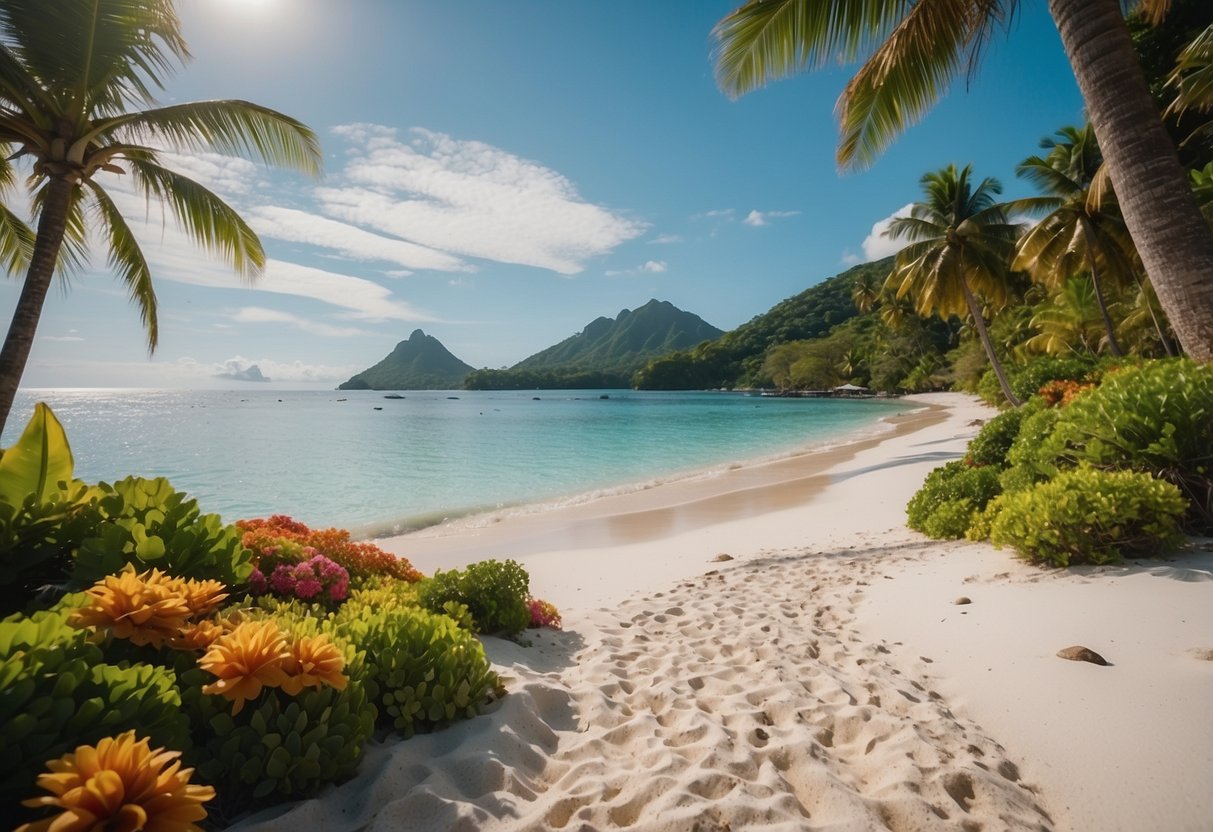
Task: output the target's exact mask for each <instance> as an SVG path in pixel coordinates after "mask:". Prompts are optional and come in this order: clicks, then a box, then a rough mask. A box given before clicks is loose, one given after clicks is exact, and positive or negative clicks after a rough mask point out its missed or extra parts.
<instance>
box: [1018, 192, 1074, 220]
mask: <svg viewBox="0 0 1213 832" xmlns="http://www.w3.org/2000/svg"><path fill="white" fill-rule="evenodd" d="M1064 204H1065V200H1063V199H1061V198H1060V197H1055V196H1027V197H1024V198H1022V199H1011V200H1008V201H1007V202H1005V203H1003V207H1004V209H1005V210H1006V212H1007V214H1008V215H1009V216H1013V215H1015V214H1025V215H1027V216H1029V217H1038V216H1041V215H1043V214H1049V213H1052V212H1053V211H1056V210H1057V209H1058V208H1060V207H1061V206H1062V205H1064Z"/></svg>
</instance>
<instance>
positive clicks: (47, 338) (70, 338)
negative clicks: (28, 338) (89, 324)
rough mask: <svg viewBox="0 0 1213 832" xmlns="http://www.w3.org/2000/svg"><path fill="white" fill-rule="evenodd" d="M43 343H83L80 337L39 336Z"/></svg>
mask: <svg viewBox="0 0 1213 832" xmlns="http://www.w3.org/2000/svg"><path fill="white" fill-rule="evenodd" d="M38 338H39V340H42V341H83V340H84V339H83V338H81V337H80V336H79V335H39V336H38Z"/></svg>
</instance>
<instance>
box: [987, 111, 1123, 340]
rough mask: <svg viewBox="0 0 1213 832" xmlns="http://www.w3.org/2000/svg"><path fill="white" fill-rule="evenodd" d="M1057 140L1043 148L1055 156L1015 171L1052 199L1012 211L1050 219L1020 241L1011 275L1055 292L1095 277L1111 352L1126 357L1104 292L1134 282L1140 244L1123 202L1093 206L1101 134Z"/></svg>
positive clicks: (1061, 135)
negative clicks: (1074, 280)
mask: <svg viewBox="0 0 1213 832" xmlns="http://www.w3.org/2000/svg"><path fill="white" fill-rule="evenodd" d="M1056 135H1057V138H1056V139H1054V138H1046V139H1044V140H1043V141H1042V142H1041V143H1040V145H1041V147H1042V148H1045V149H1047V150H1048V151H1049V152H1048V154H1046V155H1045V156H1044V157H1041V156H1029V157H1028V158H1027V159H1025V160H1024V161H1022V162H1020V163H1019V166H1018V167H1017V168H1016V169H1015V172H1016V173H1017V174H1019V175H1020V176H1022V177H1023V178H1024V179H1027V180H1029V181H1031V182H1032V183H1033V184H1034V185H1036V187H1037V188H1038V189H1039V190H1041V191H1043V192H1044V194H1045V196H1041V197H1033V198H1030V199H1021V200H1016V201H1015V202H1013V203H1010V208H1011V210H1013V211H1023V212H1026V213H1041V212H1045V211H1047V212H1049V213H1048V214H1047V215H1046V216H1045V217H1043V218H1042V219H1041V220H1040V222H1038V223H1037V224H1036V225H1035V226H1033V227H1032V228H1031V229H1030V230H1029V231H1028V233H1026V234H1025V235H1024V236H1023V237H1021V238H1020V240H1019V244H1018V245H1017V246H1016V248H1015V259H1014V260H1013V261H1012V263H1011V268H1012V269H1014V270H1015V271H1026V272H1028V274H1029V275H1031V277H1032V279H1033V280H1035V281H1037V282H1039V283H1042V284H1044V285H1046V286H1048V287H1049V288H1051V289H1057V288H1059V287H1061V286H1063V285H1064V284H1065V282H1066V281H1067V280H1068V279H1069V278H1070V277H1072V276H1073V275H1075V274H1077V273H1079V272H1084V271H1085V272H1087V273H1088V274H1090V276H1091V285H1092V288H1093V289H1094V300H1095V303H1096V304H1097V306H1098V307H1099V313H1100V317H1101V318H1102V320H1103V326H1104V332H1105V334H1106V337H1107V342H1108V349H1109V350H1110V351H1111V353H1112V354H1113V355H1123V354H1124V352H1123V350H1121V347H1120V344H1119V343H1117V341H1116V327H1115V325H1114V324H1113V323H1112V316H1111V315H1110V314H1109V313H1108V303H1107V299H1106V297H1105V291H1104V290H1105V283H1106V282H1110V283H1112V284H1113V285H1116V286H1120V285H1124V284H1125V283H1127V282H1129V281H1130V280H1131V279H1132V277H1133V265H1132V263H1133V256H1132V255H1131V254H1129V253H1128V252H1132V249H1133V241H1132V239H1131V238H1130V237H1129V231H1128V229H1127V228H1125V224H1124V219H1123V218H1122V217H1121V216H1120V211H1119V209H1118V208H1117V206H1116V201H1115V199H1113V198H1111V196H1110V195H1105V196H1104V198H1103V200H1102V201H1100V202H1098V203H1096V202H1095V200H1093V199H1091V182H1092V180H1093V179H1094V178H1095V175H1096V172H1097V171H1098V170H1099V167H1100V165H1101V164H1102V157H1101V156H1100V155H1099V145H1098V144H1097V143H1096V141H1095V131H1094V130H1092V129H1091V126H1090V125H1089V124H1088V125H1086V126H1084V127H1082V128H1081V129H1080V128H1077V127H1072V126H1067V127H1063V128H1061V129H1060V130H1058V131H1057V133H1056Z"/></svg>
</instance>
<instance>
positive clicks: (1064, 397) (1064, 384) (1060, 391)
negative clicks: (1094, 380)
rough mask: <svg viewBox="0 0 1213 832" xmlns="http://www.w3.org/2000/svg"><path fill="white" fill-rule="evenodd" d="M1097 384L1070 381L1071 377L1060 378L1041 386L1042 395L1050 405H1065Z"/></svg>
mask: <svg viewBox="0 0 1213 832" xmlns="http://www.w3.org/2000/svg"><path fill="white" fill-rule="evenodd" d="M1094 387H1095V385H1094V384H1091V383H1089V382H1087V383H1084V382H1081V381H1070V380H1069V379H1058V380H1056V381H1050V382H1049V383H1047V384H1045V385H1044V386H1043V387H1041V388H1040V397H1041V398H1042V399H1043V400H1044V403H1045V404H1046V405H1047V406H1049V407H1057V406H1058V405H1060V406H1062V407H1065V406H1066V405H1068V404H1069V403H1070V402H1072V401H1074V398H1075V397H1076V396H1077V395H1078V394H1079V393H1084V392H1086V391H1087V390H1092V389H1094Z"/></svg>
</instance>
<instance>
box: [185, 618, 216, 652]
mask: <svg viewBox="0 0 1213 832" xmlns="http://www.w3.org/2000/svg"><path fill="white" fill-rule="evenodd" d="M227 631H228V629H227V628H225V627H224V626H223V624H222V623H221V622H218V621H212V620H210V619H204V620H202V621H198V622H196V623H194V624H186V625H185V627H183V628H182V629H181V631H180V633H179V634H178V635H177V637H176V638H174V639H173V640H172V645H173V647H176V648H177V649H178V650H206V649H208V648H209V647H210V646H211V645H212V644H214V643H215V640H216V639H217V638H219V637H220V636H221V635H223V634H224V633H226V632H227Z"/></svg>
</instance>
